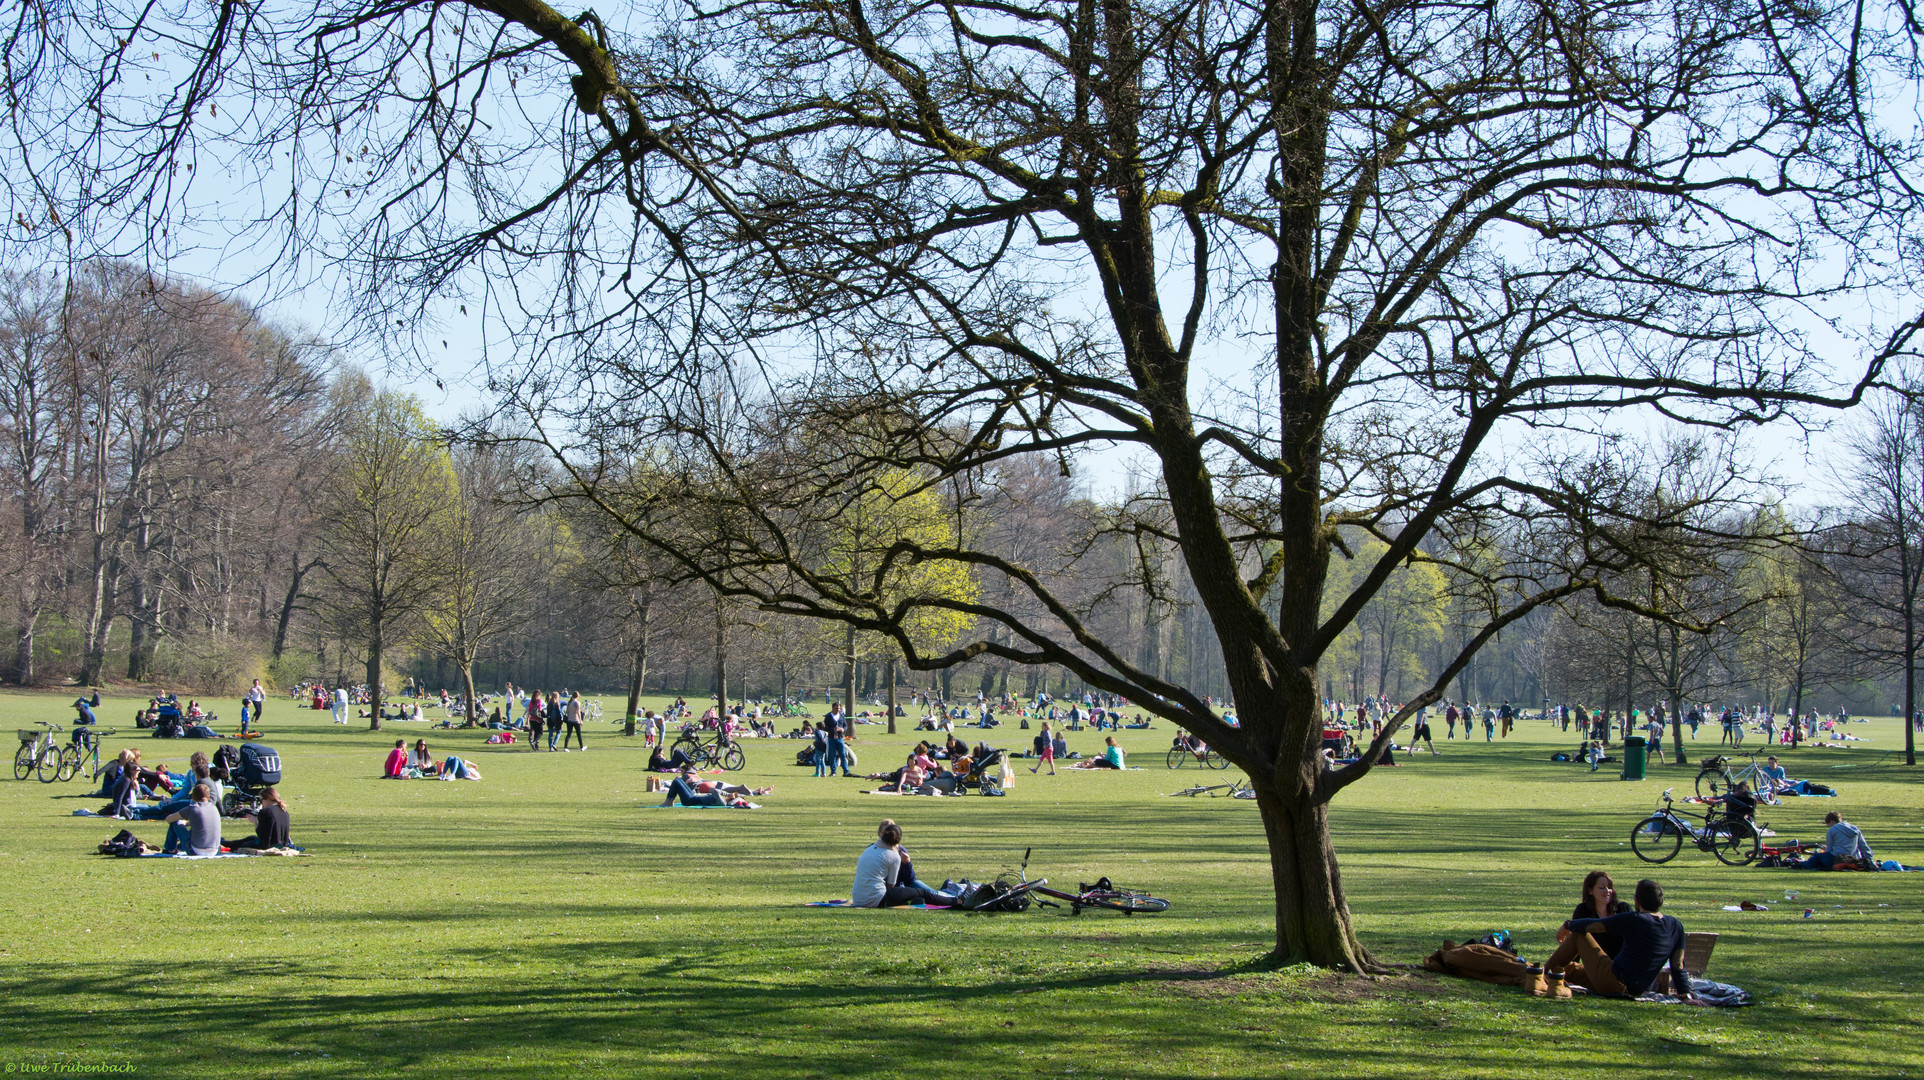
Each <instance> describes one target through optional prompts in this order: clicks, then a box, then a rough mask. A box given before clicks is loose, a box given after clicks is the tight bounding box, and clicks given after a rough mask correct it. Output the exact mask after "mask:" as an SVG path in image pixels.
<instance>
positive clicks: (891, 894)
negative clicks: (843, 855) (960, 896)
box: [849, 818, 956, 908]
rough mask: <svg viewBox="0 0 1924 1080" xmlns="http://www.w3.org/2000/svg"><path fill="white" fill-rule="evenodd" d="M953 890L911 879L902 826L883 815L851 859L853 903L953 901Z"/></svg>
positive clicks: (912, 871)
mask: <svg viewBox="0 0 1924 1080" xmlns="http://www.w3.org/2000/svg"><path fill="white" fill-rule="evenodd" d="M955 900H956V894H954V893H949V892H943V891H942V890H940V889H936V888H933V887H931V886H929V885H926V884H924V883H922V882H920V881H917V880H915V866H914V864H912V863H911V862H910V861H909V853H908V852H907V851H906V850H904V849H903V847H902V827H901V826H900V825H897V824H896V823H895V822H894V821H892V820H890V819H888V818H883V819H882V824H881V826H880V827H879V828H877V829H876V830H875V843H873V844H870V845H869V846H868V848H867V849H866V850H864V851H863V852H862V854H861V857H859V858H857V859H856V860H855V884H854V885H853V886H852V887H851V888H850V889H849V902H850V903H851V904H853V905H854V906H856V907H866V908H872V907H896V906H899V905H901V904H953V903H955Z"/></svg>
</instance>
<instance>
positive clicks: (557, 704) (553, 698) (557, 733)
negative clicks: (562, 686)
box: [548, 690, 563, 751]
mask: <svg viewBox="0 0 1924 1080" xmlns="http://www.w3.org/2000/svg"><path fill="white" fill-rule="evenodd" d="M562 722H563V710H562V707H561V691H559V690H556V691H555V692H554V693H552V694H549V695H548V749H549V750H550V751H552V750H553V749H554V744H555V741H556V740H558V739H560V738H561V725H562Z"/></svg>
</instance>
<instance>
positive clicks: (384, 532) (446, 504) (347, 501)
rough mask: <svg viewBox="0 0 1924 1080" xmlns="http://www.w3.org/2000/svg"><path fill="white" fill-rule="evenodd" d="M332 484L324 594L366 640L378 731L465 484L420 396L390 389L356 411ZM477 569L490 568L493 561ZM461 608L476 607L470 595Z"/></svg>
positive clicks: (442, 559)
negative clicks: (392, 676)
mask: <svg viewBox="0 0 1924 1080" xmlns="http://www.w3.org/2000/svg"><path fill="white" fill-rule="evenodd" d="M323 489H324V491H325V492H326V499H327V503H328V507H329V523H328V528H327V531H326V533H325V536H324V539H323V541H322V543H323V545H324V547H323V551H324V557H325V560H326V561H325V563H324V567H325V573H326V575H327V579H328V590H327V593H326V601H325V602H326V604H327V606H328V607H329V608H330V609H331V610H332V612H333V614H334V618H335V622H336V625H338V626H341V627H343V628H345V629H347V630H349V631H350V632H352V633H354V634H355V635H357V636H358V637H359V639H360V643H361V646H362V649H363V655H364V656H365V657H366V683H367V688H368V694H369V702H368V704H369V708H368V715H369V722H368V727H369V728H370V729H372V730H375V731H379V730H380V728H381V707H382V702H383V701H384V699H385V696H386V687H385V685H384V683H385V679H386V668H385V665H386V661H387V659H388V656H389V650H390V649H392V648H394V647H395V646H396V645H399V644H401V643H403V642H405V641H406V640H407V638H408V637H409V636H410V635H412V634H414V633H416V632H418V631H419V630H420V628H421V625H422V619H423V618H425V617H426V616H427V613H428V611H429V609H430V605H431V604H432V603H433V602H434V600H435V599H436V597H437V595H438V594H439V593H440V592H441V590H442V587H443V585H444V584H445V583H446V582H447V577H448V573H449V567H450V562H451V560H450V558H449V555H448V550H447V549H448V547H449V546H450V538H451V534H452V532H453V529H454V525H455V521H456V518H457V516H458V514H459V512H460V511H459V507H460V498H461V490H460V484H459V482H458V481H457V480H456V478H455V474H454V467H453V463H452V462H451V461H450V459H449V455H448V449H447V446H446V444H445V443H443V442H441V441H439V439H438V438H437V434H436V429H435V427H434V426H433V425H432V424H430V423H429V421H428V418H427V417H426V416H425V415H424V414H423V413H422V412H421V406H420V403H419V402H417V401H416V400H414V399H413V398H411V397H409V396H406V395H403V394H399V393H396V392H394V391H391V390H384V391H380V392H377V393H373V394H371V396H370V397H369V399H368V400H367V401H366V403H365V404H364V405H363V406H362V407H361V408H359V409H357V410H356V411H355V414H354V419H353V420H352V421H351V422H350V423H349V424H348V426H347V427H346V429H345V431H344V432H343V435H342V439H341V443H340V447H339V450H338V455H337V457H336V459H335V460H334V462H333V463H332V467H331V469H330V471H329V474H328V477H327V481H326V483H325V484H324V485H323ZM454 543H455V546H458V545H459V541H458V540H457V541H454ZM472 569H473V571H474V576H476V577H488V576H489V575H488V573H487V569H486V568H485V566H481V567H475V568H472ZM489 581H490V583H492V578H491V577H489ZM491 587H492V586H491V584H490V586H489V588H490V589H491ZM481 591H484V592H486V591H488V590H486V589H484V590H481ZM490 599H491V596H490ZM479 603H481V604H483V605H484V606H485V605H486V603H487V601H486V600H483V601H479ZM455 606H456V607H459V608H462V610H464V611H468V610H469V605H468V603H467V602H466V601H456V602H455ZM489 610H492V609H491V608H490V609H489Z"/></svg>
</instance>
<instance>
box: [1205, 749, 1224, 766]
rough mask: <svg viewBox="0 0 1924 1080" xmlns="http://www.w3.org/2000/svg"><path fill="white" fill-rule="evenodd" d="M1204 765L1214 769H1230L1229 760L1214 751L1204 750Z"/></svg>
mask: <svg viewBox="0 0 1924 1080" xmlns="http://www.w3.org/2000/svg"><path fill="white" fill-rule="evenodd" d="M1202 763H1203V764H1204V765H1207V766H1209V767H1210V768H1212V769H1227V768H1229V759H1228V758H1226V757H1224V756H1222V755H1221V754H1218V753H1217V752H1215V751H1214V750H1204V751H1203V752H1202Z"/></svg>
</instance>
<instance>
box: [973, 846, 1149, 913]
mask: <svg viewBox="0 0 1924 1080" xmlns="http://www.w3.org/2000/svg"><path fill="white" fill-rule="evenodd" d="M1034 850H1035V849H1034V848H1030V849H1028V850H1027V851H1024V852H1023V853H1022V865H1021V866H1019V867H1017V868H1016V870H1015V872H1014V873H1013V874H1004V875H1002V877H1001V878H998V879H997V880H996V881H995V882H994V883H993V884H992V885H989V886H984V887H982V888H981V889H978V890H977V892H978V893H979V894H981V895H979V896H976V897H972V898H971V899H970V900H969V902H968V903H967V904H966V905H965V907H966V908H967V909H968V910H970V911H990V910H1000V911H1007V910H1014V911H1019V910H1021V909H1022V908H1023V907H1025V906H1027V901H1028V900H1034V901H1035V903H1036V904H1037V905H1038V906H1040V907H1060V906H1061V905H1060V904H1056V903H1053V902H1051V901H1049V900H1044V899H1042V898H1043V897H1045V896H1046V897H1054V898H1055V899H1056V900H1061V901H1064V902H1066V903H1067V904H1068V905H1069V914H1071V915H1080V914H1082V909H1083V908H1100V909H1102V910H1104V911H1120V912H1122V913H1123V914H1124V915H1137V914H1142V915H1151V914H1155V913H1156V912H1161V911H1168V910H1169V901H1167V900H1164V899H1162V898H1161V897H1157V896H1150V895H1149V894H1148V893H1142V892H1136V891H1135V890H1133V889H1118V888H1116V887H1115V886H1114V885H1113V884H1111V883H1110V881H1109V879H1108V878H1106V877H1104V878H1098V879H1097V880H1096V882H1095V883H1094V884H1089V883H1087V882H1082V883H1079V884H1077V885H1076V891H1075V892H1072V893H1070V892H1063V891H1062V890H1060V889H1051V888H1049V887H1048V885H1049V879H1048V878H1037V879H1035V880H1034V881H1031V880H1029V853H1030V852H1031V851H1034Z"/></svg>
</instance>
